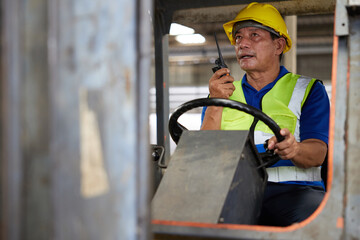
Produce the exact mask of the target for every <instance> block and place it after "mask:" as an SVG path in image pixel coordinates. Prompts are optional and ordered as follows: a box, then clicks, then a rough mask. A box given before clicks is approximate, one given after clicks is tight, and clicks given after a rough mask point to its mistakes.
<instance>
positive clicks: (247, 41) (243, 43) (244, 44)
mask: <svg viewBox="0 0 360 240" xmlns="http://www.w3.org/2000/svg"><path fill="white" fill-rule="evenodd" d="M249 47H250V39H248V38H245V37H244V38H243V39H241V41H240V43H239V48H241V49H243V48H249Z"/></svg>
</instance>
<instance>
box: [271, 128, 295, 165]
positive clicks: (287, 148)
mask: <svg viewBox="0 0 360 240" xmlns="http://www.w3.org/2000/svg"><path fill="white" fill-rule="evenodd" d="M280 134H281V135H282V136H284V137H285V139H284V140H283V141H281V142H278V141H277V139H276V137H275V136H274V137H272V138H270V139H269V143H268V149H270V150H272V149H274V153H276V154H278V155H279V156H280V158H281V159H293V158H294V157H295V156H296V155H297V154H298V152H299V149H300V146H299V143H298V142H297V141H296V140H295V137H294V135H293V134H292V133H291V132H290V131H289V129H287V128H283V129H281V130H280Z"/></svg>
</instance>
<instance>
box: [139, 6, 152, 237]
mask: <svg viewBox="0 0 360 240" xmlns="http://www.w3.org/2000/svg"><path fill="white" fill-rule="evenodd" d="M137 2H138V7H137V11H138V12H137V22H138V24H137V26H138V27H137V32H136V33H137V34H136V39H137V40H136V42H137V49H138V58H137V64H136V66H137V81H136V97H137V99H136V103H137V104H136V105H137V106H136V109H137V111H136V115H137V116H136V119H137V124H136V125H137V126H138V127H137V129H136V130H137V139H136V143H137V157H136V159H137V163H136V166H137V168H136V174H137V186H136V187H137V211H138V214H137V217H138V219H137V225H138V228H137V229H138V231H137V239H138V240H146V239H150V201H151V196H152V191H151V190H150V189H152V186H151V185H152V182H151V181H152V177H151V176H150V169H151V165H150V164H151V162H150V160H151V159H150V149H149V147H150V142H149V108H150V104H149V102H150V96H149V88H150V68H151V59H152V47H151V46H152V39H153V38H152V27H153V26H152V25H151V18H152V16H153V2H152V1H151V0H138V1H137Z"/></svg>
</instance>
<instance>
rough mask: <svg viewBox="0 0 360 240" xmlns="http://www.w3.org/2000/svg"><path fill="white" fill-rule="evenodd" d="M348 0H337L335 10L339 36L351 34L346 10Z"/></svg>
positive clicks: (336, 27)
mask: <svg viewBox="0 0 360 240" xmlns="http://www.w3.org/2000/svg"><path fill="white" fill-rule="evenodd" d="M346 4H347V1H346V0H336V10H335V15H336V18H335V23H334V24H335V34H336V35H337V36H347V35H348V34H349V18H348V14H347V11H346Z"/></svg>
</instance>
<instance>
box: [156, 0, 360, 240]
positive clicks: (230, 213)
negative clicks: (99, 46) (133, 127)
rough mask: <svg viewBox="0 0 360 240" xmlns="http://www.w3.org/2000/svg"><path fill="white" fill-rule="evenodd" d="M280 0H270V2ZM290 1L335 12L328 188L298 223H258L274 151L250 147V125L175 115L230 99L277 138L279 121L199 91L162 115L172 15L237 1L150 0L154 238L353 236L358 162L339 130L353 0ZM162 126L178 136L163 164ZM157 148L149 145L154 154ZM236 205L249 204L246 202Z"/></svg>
mask: <svg viewBox="0 0 360 240" xmlns="http://www.w3.org/2000/svg"><path fill="white" fill-rule="evenodd" d="M264 2H267V1H264ZM281 2H282V1H275V3H276V4H281ZM288 2H289V3H288ZM288 2H286V3H284V8H285V9H286V7H285V5H287V4H289V5H291V4H293V5H291V6H292V7H290V10H289V9H287V11H289V12H290V13H291V14H293V15H297V14H305V12H306V9H308V11H313V12H317V13H323V12H328V11H333V12H335V19H334V26H335V27H334V37H333V65H332V97H331V117H330V134H329V135H330V142H329V152H328V160H327V162H326V165H325V166H324V167H323V169H322V176H323V178H324V180H325V182H326V189H327V192H326V194H325V197H324V199H323V201H322V203H321V204H320V206H319V207H318V209H317V210H316V211H315V212H314V213H313V214H312V215H311V216H310V217H309V218H308V219H306V220H304V221H302V222H300V223H297V224H293V225H290V226H287V227H275V226H258V225H256V218H257V216H258V214H259V212H258V211H259V203H260V201H259V199H261V198H262V194H263V190H264V187H265V185H266V181H267V174H266V171H265V170H264V169H265V167H266V166H269V165H271V164H270V163H274V162H276V161H277V160H278V157H277V156H276V155H274V154H273V153H271V152H267V153H265V154H259V153H258V152H257V151H256V149H255V147H254V144H253V139H252V129H249V130H248V131H188V130H187V129H186V127H184V126H182V125H181V124H180V123H178V122H177V119H178V118H179V116H180V115H182V114H183V113H185V112H186V111H189V110H191V109H193V108H195V107H203V106H223V107H230V108H234V109H237V110H239V111H244V112H246V113H249V114H251V115H253V116H254V117H255V118H257V119H259V120H261V121H263V122H264V123H266V124H267V125H268V126H269V127H270V128H271V129H272V131H273V133H274V134H275V136H276V137H277V138H278V141H281V139H280V138H279V137H281V136H279V135H280V134H279V127H278V126H277V125H276V123H274V121H273V120H272V119H269V118H268V117H267V116H266V115H264V114H263V113H262V112H259V111H256V109H255V110H254V109H251V108H249V106H246V105H242V104H241V103H238V102H234V101H231V100H224V99H208V98H202V99H195V100H193V101H189V102H187V103H184V104H183V105H181V106H180V107H179V108H178V109H176V110H175V112H174V113H173V114H172V115H171V117H170V119H169V120H168V121H167V119H166V116H168V112H167V109H168V107H167V104H168V92H167V90H168V89H166V88H165V87H164V86H166V84H164V83H166V76H167V74H164V71H165V72H166V69H165V67H166V64H164V62H166V59H164V56H166V54H164V53H167V52H166V51H167V46H163V44H167V43H166V41H164V39H165V40H166V36H167V33H168V32H167V30H168V29H169V26H170V24H171V22H172V20H173V19H176V20H177V22H180V23H181V21H179V20H183V21H186V18H188V19H187V20H188V21H189V19H195V17H196V16H202V18H204V19H207V18H211V17H214V16H207V15H206V14H204V12H206V11H207V10H208V12H209V15H211V14H213V13H214V12H213V11H211V10H212V9H213V7H219V8H221V9H227V10H229V11H235V10H234V8H235V3H233V2H232V3H229V5H230V6H226V5H225V6H224V5H222V6H218V3H215V1H209V2H207V3H204V2H201V3H200V1H191V2H190V1H186V2H185V3H182V4H177V3H176V2H175V1H166V2H165V1H156V4H155V16H156V18H155V23H154V30H155V31H154V33H155V64H156V89H157V102H156V103H157V116H158V122H157V123H158V124H157V126H158V144H159V145H160V146H161V149H162V152H161V158H157V159H158V160H159V162H161V163H162V164H160V165H161V166H165V165H166V166H167V169H166V170H165V174H164V176H163V177H162V179H161V181H159V182H160V183H159V185H158V188H157V189H156V193H155V195H154V197H153V199H152V205H151V207H152V210H151V211H152V220H151V227H152V231H153V233H154V239H359V236H360V229H359V218H358V217H356V213H359V202H358V200H356V196H357V193H358V192H359V191H358V187H356V184H355V185H354V183H355V182H354V181H356V180H355V179H354V178H356V177H355V175H351V176H349V175H348V174H349V171H351V172H352V173H355V172H354V171H355V170H350V169H349V168H348V167H349V166H351V167H352V168H353V169H359V167H358V164H356V163H355V162H353V161H352V160H347V161H346V162H345V147H344V146H345V145H346V144H345V141H349V139H347V140H345V137H341V136H345V130H344V126H345V119H344V116H346V111H347V110H346V109H347V108H346V107H344V106H350V108H351V106H353V105H352V103H348V102H347V100H346V98H344V96H351V95H352V94H354V93H351V92H352V91H351V90H350V89H349V87H346V86H349V83H350V84H351V82H352V81H354V80H355V79H354V75H351V74H349V73H351V72H352V71H353V72H358V70H356V68H354V67H353V68H351V66H353V65H351V63H352V64H355V61H356V60H355V59H357V58H356V56H358V55H357V54H356V53H355V52H353V51H348V49H347V47H348V46H350V47H351V46H352V47H355V48H356V46H358V45H356V44H355V42H356V41H359V33H358V32H359V30H358V29H360V28H359V26H360V25H359V23H360V22H359V17H358V13H359V3H356V2H354V1H336V2H335V1H326V2H324V1H319V2H312V3H310V2H305V1H303V2H301V3H300V1H288ZM246 3H249V2H248V1H243V2H241V4H246ZM231 4H234V6H232V5H231ZM299 4H300V5H301V4H303V5H301V6H300V5H299ZM180 5H181V6H180ZM231 7H234V8H233V9H231ZM198 9H199V10H198ZM230 9H231V10H230ZM329 9H330V10H329ZM236 11H237V10H236ZM284 11H285V10H284ZM304 11H305V12H304ZM201 14H202V15H201ZM355 29H357V30H355ZM164 42H165V43H164ZM354 57H355V58H354ZM348 64H350V65H348ZM355 65H356V64H355ZM355 75H356V73H355ZM164 76H165V77H164ZM344 83H345V84H344ZM346 83H347V84H346ZM350 98H351V97H350ZM352 98H353V97H352ZM353 99H355V98H353ZM164 116H165V117H164ZM167 122H168V126H167ZM167 127H168V130H167ZM167 131H169V133H170V136H171V137H172V138H173V140H174V141H175V142H176V143H177V148H176V150H175V152H174V154H173V155H172V156H171V160H170V161H169V163H168V165H167V164H165V162H166V161H165V160H164V159H165V157H164V156H165V155H166V153H164V149H165V152H166V149H168V147H169V146H168V143H167V142H166V137H163V136H166V135H167ZM334 137H335V138H334ZM226 146H230V147H229V148H227V147H226ZM235 146H237V147H235ZM335 146H336V148H335ZM229 149H230V150H229ZM335 150H336V151H335ZM226 154H228V155H226ZM159 155H160V154H158V153H153V156H159ZM168 157H169V156H168ZM220 158H221V159H222V160H224V159H225V160H224V161H225V162H226V163H224V164H223V165H221V166H219V165H220V164H219V161H218V159H220ZM154 160H156V159H154ZM226 164H229V165H226ZM195 173H196V174H195ZM215 173H217V174H215ZM219 173H224V174H219ZM216 175H221V176H219V178H220V179H217V176H216ZM222 175H226V177H224V176H222ZM345 176H346V180H345ZM350 179H353V180H350ZM349 180H350V181H349ZM242 184H243V185H242ZM244 186H246V187H244ZM210 190H211V191H210ZM234 199H236V201H238V202H237V204H235V203H234ZM239 202H240V204H239ZM345 202H346V203H345ZM348 204H350V205H351V207H350V205H348ZM239 205H242V206H248V207H246V209H244V208H241V207H239Z"/></svg>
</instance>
